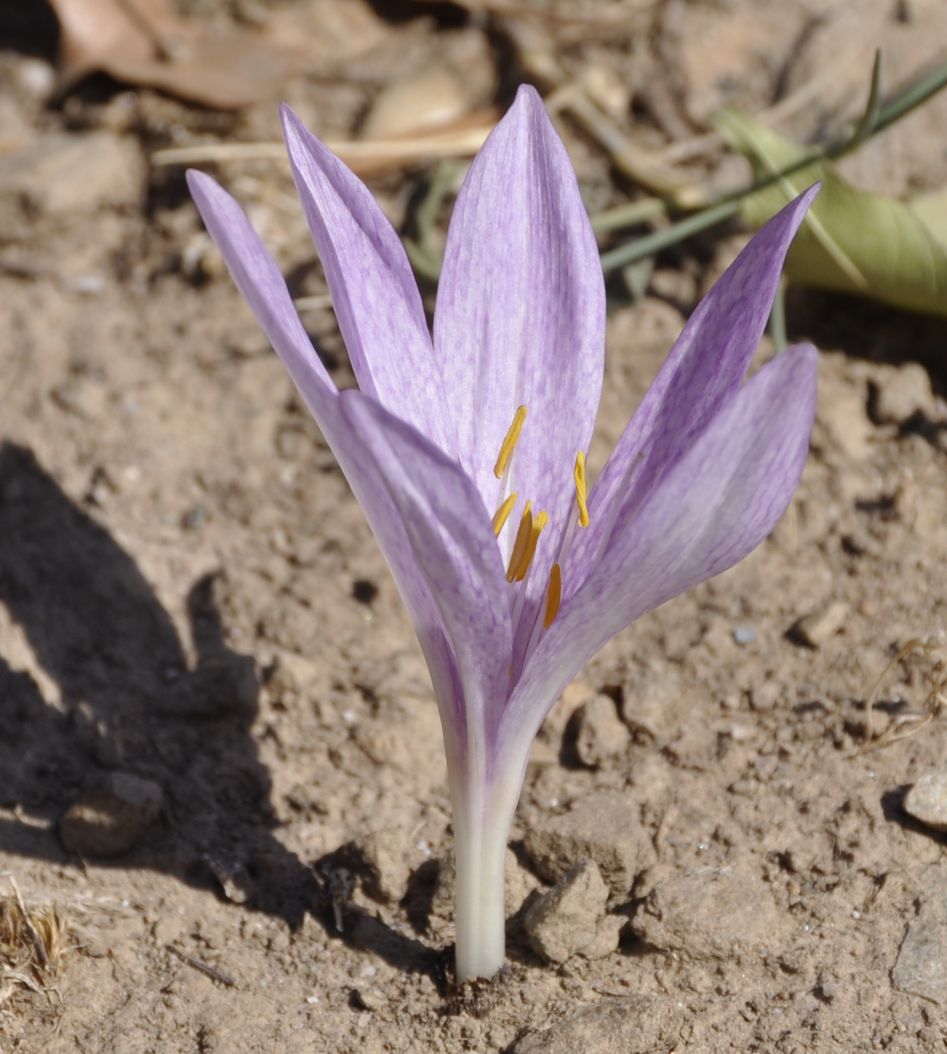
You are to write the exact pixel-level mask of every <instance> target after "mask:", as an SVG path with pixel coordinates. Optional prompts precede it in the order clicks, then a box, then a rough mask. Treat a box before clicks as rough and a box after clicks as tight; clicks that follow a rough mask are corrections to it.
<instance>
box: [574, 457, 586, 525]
mask: <svg viewBox="0 0 947 1054" xmlns="http://www.w3.org/2000/svg"><path fill="white" fill-rule="evenodd" d="M573 477H574V479H575V500H576V502H577V504H578V506H579V526H580V527H588V525H589V507H588V505H587V504H586V489H585V454H584V453H583V452H582V451H581V450H580V451H579V452H578V454H576V455H575V471H574V472H573Z"/></svg>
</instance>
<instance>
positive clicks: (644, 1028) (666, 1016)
mask: <svg viewBox="0 0 947 1054" xmlns="http://www.w3.org/2000/svg"><path fill="white" fill-rule="evenodd" d="M683 1005H684V1004H683V1003H681V1002H680V1001H679V1000H674V999H663V998H661V997H659V996H651V995H633V996H629V997H627V998H624V999H604V1000H602V1002H600V1003H596V1004H595V1005H594V1006H590V1007H586V1008H585V1009H584V1010H580V1011H579V1012H578V1013H577V1014H575V1015H574V1016H573V1017H570V1018H566V1020H565V1021H556V1022H555V1023H554V1024H553V1025H552V1026H551V1027H550V1028H548V1029H544V1030H543V1031H541V1032H528V1033H527V1034H526V1035H525V1036H523V1037H522V1038H520V1039H518V1040H517V1041H516V1043H514V1044H513V1046H512V1047H511V1048H510V1054H577V1052H579V1051H581V1054H654V1052H655V1051H671V1050H675V1049H682V1048H681V1047H679V1046H678V1041H679V1038H680V1028H681V1016H682V1013H683Z"/></svg>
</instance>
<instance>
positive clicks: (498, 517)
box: [493, 494, 517, 538]
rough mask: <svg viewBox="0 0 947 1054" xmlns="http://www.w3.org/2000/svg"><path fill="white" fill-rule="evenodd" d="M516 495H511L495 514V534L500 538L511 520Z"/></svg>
mask: <svg viewBox="0 0 947 1054" xmlns="http://www.w3.org/2000/svg"><path fill="white" fill-rule="evenodd" d="M516 497H517V496H516V494H511V495H510V496H509V497H508V498H507V499H506V501H504V502H503V504H502V505H501V506H500V507H499V508H498V509H497V511H496V512H495V513H494V514H493V533H494V534H495V535H496V536H497V537H498V538H499V537H500V531H502V530H503V527H504V525H505V524H506V521H507V520H508V519H509V518H510V513H511V512H512V511H513V506H514V505H516Z"/></svg>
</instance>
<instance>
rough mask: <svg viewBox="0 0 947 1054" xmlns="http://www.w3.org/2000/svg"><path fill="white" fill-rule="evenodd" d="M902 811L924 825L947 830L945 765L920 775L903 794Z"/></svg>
mask: <svg viewBox="0 0 947 1054" xmlns="http://www.w3.org/2000/svg"><path fill="white" fill-rule="evenodd" d="M904 811H905V812H907V813H909V814H910V815H911V816H913V817H914V819H915V820H920V821H921V823H922V824H924V826H925V827H930V828H932V829H933V830H935V831H947V765H941V766H939V767H938V768H936V769H931V770H930V771H929V772H925V773H924V775H923V776H921V778H920V779H919V780H918V781H917V782H916V783H915V784H914V786H913V787H912V788H911V789H910V790H909V791H908V792H907V794H905V796H904Z"/></svg>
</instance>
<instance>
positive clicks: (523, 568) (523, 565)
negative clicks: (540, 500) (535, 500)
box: [507, 512, 549, 582]
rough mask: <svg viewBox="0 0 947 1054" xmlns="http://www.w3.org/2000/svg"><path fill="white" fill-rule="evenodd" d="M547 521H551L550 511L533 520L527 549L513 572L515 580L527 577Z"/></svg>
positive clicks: (519, 580)
mask: <svg viewBox="0 0 947 1054" xmlns="http://www.w3.org/2000/svg"><path fill="white" fill-rule="evenodd" d="M547 523H549V513H548V512H541V513H540V514H539V515H538V516H537V517H536V519H535V520H533V529H532V530H531V531H530V535H529V541H528V542H527V543H526V549H525V551H524V553H523V555H522V557H521V559H520V562H519V564H518V566H517V567H516V569H515V571H514V573H513V581H516V582H522V581H523V579H524V578H525V577H526V572H527V571H528V570H529V565H530V564H531V563H532V562H533V557H534V556H535V555H536V546H537V545H538V544H539V536H540V535H541V534H542V533H543V528H544V527H545V526H546V524H547ZM507 577H509V574H507Z"/></svg>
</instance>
